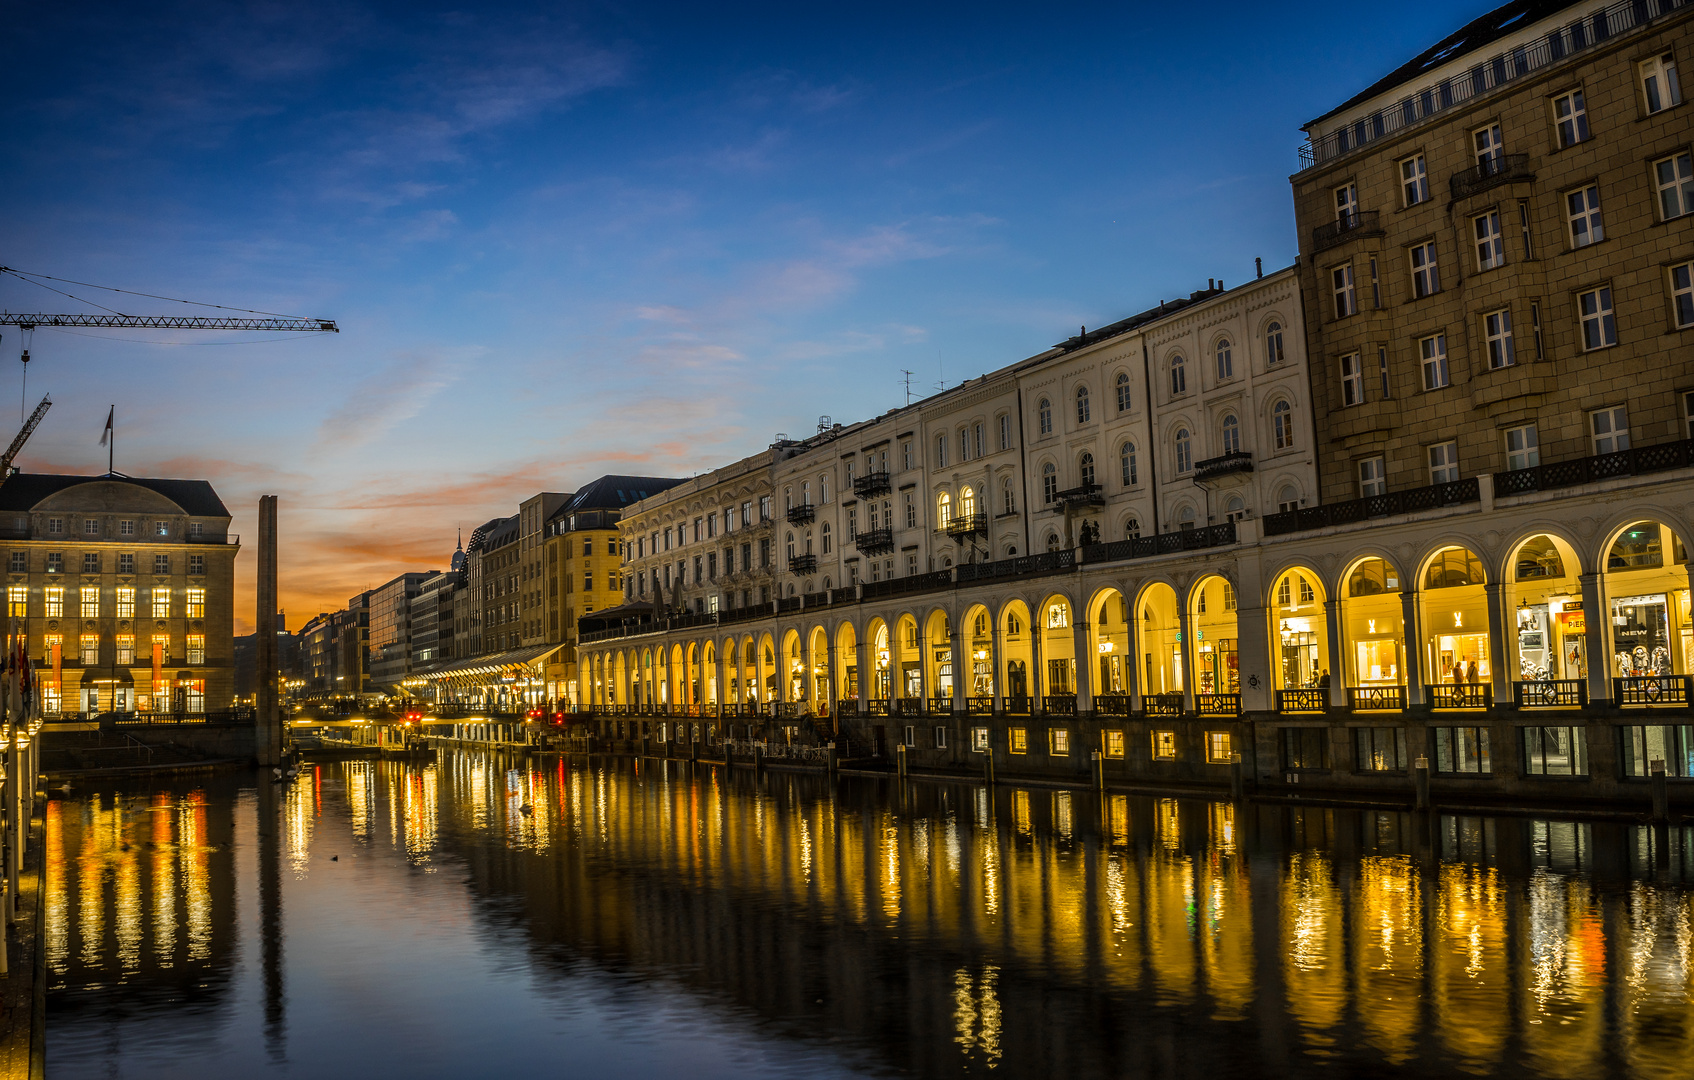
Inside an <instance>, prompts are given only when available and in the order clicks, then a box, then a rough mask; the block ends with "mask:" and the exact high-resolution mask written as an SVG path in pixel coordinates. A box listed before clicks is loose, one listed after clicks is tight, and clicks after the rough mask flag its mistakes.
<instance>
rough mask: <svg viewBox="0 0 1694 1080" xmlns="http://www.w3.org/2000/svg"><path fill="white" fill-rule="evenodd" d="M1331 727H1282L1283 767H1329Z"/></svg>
mask: <svg viewBox="0 0 1694 1080" xmlns="http://www.w3.org/2000/svg"><path fill="white" fill-rule="evenodd" d="M1328 748H1329V729H1328V728H1316V727H1285V728H1283V729H1282V767H1283V768H1285V769H1324V768H1328V767H1329V754H1328V752H1327V751H1328Z"/></svg>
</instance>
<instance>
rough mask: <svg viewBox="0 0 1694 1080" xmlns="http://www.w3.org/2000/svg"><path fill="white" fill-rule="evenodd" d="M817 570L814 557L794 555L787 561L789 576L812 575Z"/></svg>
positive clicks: (816, 561)
mask: <svg viewBox="0 0 1694 1080" xmlns="http://www.w3.org/2000/svg"><path fill="white" fill-rule="evenodd" d="M817 569H818V557H817V556H816V555H795V556H793V557H791V558H790V559H789V560H788V572H789V573H790V574H814V573H816V572H817Z"/></svg>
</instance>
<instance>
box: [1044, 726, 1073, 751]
mask: <svg viewBox="0 0 1694 1080" xmlns="http://www.w3.org/2000/svg"><path fill="white" fill-rule="evenodd" d="M1047 743H1048V746H1049V747H1051V749H1052V753H1053V756H1054V757H1066V756H1068V755H1069V754H1070V752H1071V733H1070V732H1069V731H1067V730H1065V729H1064V728H1052V729H1051V730H1049V731H1048V732H1047Z"/></svg>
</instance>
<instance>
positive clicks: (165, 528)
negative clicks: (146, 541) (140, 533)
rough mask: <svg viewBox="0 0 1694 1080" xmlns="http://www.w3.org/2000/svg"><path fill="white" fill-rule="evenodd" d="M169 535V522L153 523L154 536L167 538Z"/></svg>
mask: <svg viewBox="0 0 1694 1080" xmlns="http://www.w3.org/2000/svg"><path fill="white" fill-rule="evenodd" d="M170 534H171V523H170V522H168V521H155V522H154V523H153V535H154V536H169V535H170Z"/></svg>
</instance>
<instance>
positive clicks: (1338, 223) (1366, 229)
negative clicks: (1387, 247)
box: [1312, 210, 1382, 254]
mask: <svg viewBox="0 0 1694 1080" xmlns="http://www.w3.org/2000/svg"><path fill="white" fill-rule="evenodd" d="M1381 235H1382V213H1381V211H1378V210H1355V211H1354V212H1352V213H1351V214H1343V215H1341V216H1340V217H1338V218H1336V219H1335V220H1334V221H1332V222H1330V223H1329V224H1328V225H1319V226H1318V227H1317V228H1315V229H1313V230H1312V252H1313V254H1316V253H1317V252H1319V251H1323V250H1325V249H1326V248H1332V247H1335V246H1336V245H1337V244H1344V243H1346V242H1347V241H1349V240H1353V239H1356V238H1358V237H1361V236H1381Z"/></svg>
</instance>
